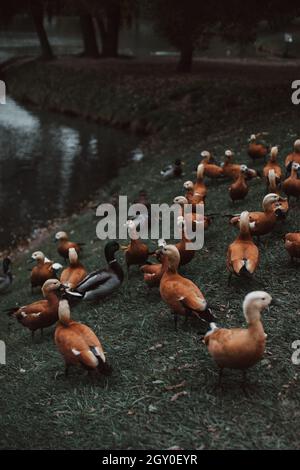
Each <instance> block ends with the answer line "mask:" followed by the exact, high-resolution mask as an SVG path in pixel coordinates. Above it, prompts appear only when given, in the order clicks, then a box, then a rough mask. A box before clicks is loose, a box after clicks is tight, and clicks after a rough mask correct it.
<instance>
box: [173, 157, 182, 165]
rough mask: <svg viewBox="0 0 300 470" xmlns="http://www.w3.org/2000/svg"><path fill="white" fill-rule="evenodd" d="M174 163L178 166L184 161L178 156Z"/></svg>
mask: <svg viewBox="0 0 300 470" xmlns="http://www.w3.org/2000/svg"><path fill="white" fill-rule="evenodd" d="M174 165H175V166H178V167H180V166H183V165H184V162H183V161H182V160H180V158H177V160H175V162H174Z"/></svg>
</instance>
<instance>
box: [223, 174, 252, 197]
mask: <svg viewBox="0 0 300 470" xmlns="http://www.w3.org/2000/svg"><path fill="white" fill-rule="evenodd" d="M247 171H248V167H247V166H246V165H241V168H240V174H239V177H238V178H237V179H236V180H235V181H234V182H233V183H232V184H231V185H230V186H229V188H228V191H229V196H230V197H231V200H232V202H235V201H240V200H242V199H245V197H246V196H247V194H248V191H249V187H248V185H247V182H246V175H247Z"/></svg>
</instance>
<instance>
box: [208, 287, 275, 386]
mask: <svg viewBox="0 0 300 470" xmlns="http://www.w3.org/2000/svg"><path fill="white" fill-rule="evenodd" d="M271 301H272V297H271V296H270V295H269V294H268V293H267V292H263V291H255V292H250V293H249V294H247V295H246V297H245V299H244V302H243V313H244V316H245V319H246V322H247V325H248V327H247V328H230V329H229V328H218V327H217V326H216V325H215V324H214V323H213V324H212V325H211V330H210V331H208V333H207V334H206V335H205V337H204V342H205V344H206V346H207V349H208V351H209V353H210V355H211V356H212V358H213V359H214V361H215V362H216V364H217V366H218V367H219V372H220V374H219V384H220V383H221V378H222V372H223V369H224V368H228V369H240V370H242V371H243V372H244V375H245V372H246V370H247V369H249V367H252V366H254V365H255V364H257V363H258V362H259V361H260V360H261V359H262V357H263V355H264V352H265V345H266V334H265V332H264V328H263V325H262V322H261V312H262V311H263V310H264V309H265V308H267V307H268V306H269V305H270V303H271Z"/></svg>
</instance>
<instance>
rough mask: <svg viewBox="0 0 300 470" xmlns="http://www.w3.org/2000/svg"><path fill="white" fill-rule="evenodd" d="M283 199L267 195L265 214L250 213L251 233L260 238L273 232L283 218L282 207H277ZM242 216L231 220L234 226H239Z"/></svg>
mask: <svg viewBox="0 0 300 470" xmlns="http://www.w3.org/2000/svg"><path fill="white" fill-rule="evenodd" d="M280 200H281V198H280V196H278V194H273V193H270V194H267V195H266V196H265V197H264V199H263V204H262V205H263V212H249V220H250V232H251V234H252V235H256V236H257V237H258V238H259V237H260V236H261V235H266V234H267V233H270V232H272V230H273V228H274V227H275V224H276V222H277V220H278V219H279V220H280V218H282V216H283V212H282V210H281V206H280V204H279V205H275V203H278V202H280ZM239 222H240V216H235V217H233V218H232V219H231V221H230V223H231V224H232V225H239Z"/></svg>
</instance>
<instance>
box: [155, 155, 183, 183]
mask: <svg viewBox="0 0 300 470" xmlns="http://www.w3.org/2000/svg"><path fill="white" fill-rule="evenodd" d="M184 164H185V163H184V162H183V161H182V160H180V159H179V158H178V159H177V160H175V162H174V164H173V165H168V166H167V167H165V168H164V169H163V170H161V172H160V174H161V176H162V177H163V178H164V179H170V178H178V177H180V176H181V175H182V172H183V166H184Z"/></svg>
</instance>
